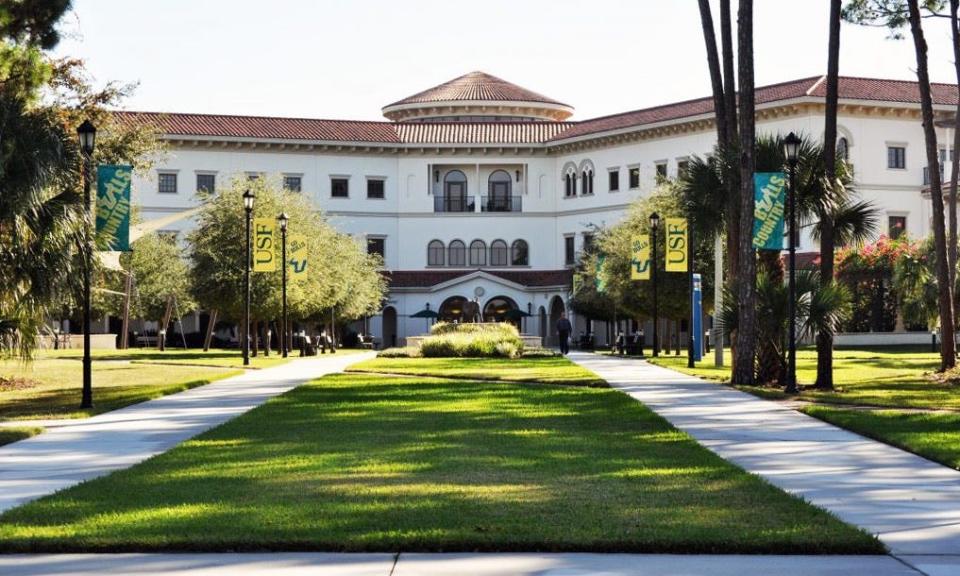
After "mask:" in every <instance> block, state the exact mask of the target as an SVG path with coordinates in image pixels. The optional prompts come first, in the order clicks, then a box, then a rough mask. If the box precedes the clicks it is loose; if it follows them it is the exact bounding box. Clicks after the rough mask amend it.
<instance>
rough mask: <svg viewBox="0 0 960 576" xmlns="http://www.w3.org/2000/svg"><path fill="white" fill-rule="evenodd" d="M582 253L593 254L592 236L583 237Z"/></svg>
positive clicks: (585, 235)
mask: <svg viewBox="0 0 960 576" xmlns="http://www.w3.org/2000/svg"><path fill="white" fill-rule="evenodd" d="M583 251H584V252H586V253H587V254H589V253H590V252H593V234H584V235H583Z"/></svg>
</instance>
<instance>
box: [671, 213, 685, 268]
mask: <svg viewBox="0 0 960 576" xmlns="http://www.w3.org/2000/svg"><path fill="white" fill-rule="evenodd" d="M666 220H667V265H666V270H667V272H686V271H687V221H686V220H685V219H683V218H667V219H666Z"/></svg>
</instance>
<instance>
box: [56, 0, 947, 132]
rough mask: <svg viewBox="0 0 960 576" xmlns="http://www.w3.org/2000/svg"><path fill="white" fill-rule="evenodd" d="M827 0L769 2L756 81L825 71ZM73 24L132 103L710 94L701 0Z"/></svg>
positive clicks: (263, 8) (895, 56) (851, 70)
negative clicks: (503, 83) (505, 89)
mask: <svg viewBox="0 0 960 576" xmlns="http://www.w3.org/2000/svg"><path fill="white" fill-rule="evenodd" d="M715 4H716V2H715ZM736 4H737V2H735V1H734V2H733V5H734V10H735V6H736ZM828 4H829V2H828V0H800V1H798V0H755V2H754V6H755V7H754V11H755V34H754V42H755V52H756V55H755V57H756V64H755V75H756V82H757V85H763V84H772V83H776V82H782V81H786V80H791V79H797V78H804V77H808V76H817V75H821V74H823V73H824V72H825V71H826V59H827V56H826V53H827V9H828ZM714 16H715V18H716V20H717V23H718V24H719V16H718V15H717V13H716V6H715V7H714ZM925 25H926V26H927V37H928V38H927V39H928V42H929V44H930V71H931V78H932V79H933V80H934V81H939V82H951V81H955V78H956V75H955V72H954V68H953V59H952V49H951V48H950V34H949V28H948V27H947V25H946V24H944V23H940V22H933V21H929V20H928V21H927V22H926V23H925ZM60 29H61V32H62V34H63V36H64V38H63V40H62V41H61V43H60V45H59V46H58V47H57V48H56V50H55V54H56V55H58V56H72V57H79V58H82V59H84V60H85V61H86V63H87V67H88V70H89V71H90V72H91V74H92V76H93V80H94V82H95V83H96V84H103V83H105V82H108V81H117V82H122V83H137V87H136V89H135V92H134V93H133V95H132V96H131V97H130V98H128V99H127V100H126V101H125V103H124V108H126V109H129V110H144V111H162V112H196V113H211V114H242V115H263V116H287V117H305V118H336V119H353V120H382V119H383V117H382V115H381V112H380V109H381V108H382V107H383V106H385V105H387V104H389V103H391V102H394V101H396V100H400V99H402V98H404V97H406V96H409V95H411V94H414V93H416V92H419V91H421V90H424V89H426V88H429V87H431V86H435V85H437V84H440V83H442V82H445V81H447V80H450V79H452V78H455V77H457V76H460V75H462V74H465V73H467V72H470V71H473V70H482V71H484V72H488V73H490V74H493V75H495V76H499V77H501V78H503V79H505V80H508V81H510V82H513V83H515V84H519V85H521V86H523V87H525V88H529V89H531V90H533V91H535V92H539V93H541V94H544V95H546V96H549V97H551V98H554V99H556V100H559V101H561V102H564V103H567V104H570V105H572V106H573V107H574V108H575V109H576V111H575V114H574V116H573V118H572V119H574V120H578V119H581V120H582V119H586V118H592V117H596V116H602V115H607V114H615V113H618V112H625V111H628V110H635V109H639V108H645V107H649V106H656V105H660V104H666V103H670V102H675V101H680V100H687V99H691V98H699V97H703V96H708V95H709V94H710V79H709V73H708V71H707V65H706V56H705V51H704V43H703V36H702V33H701V28H700V17H699V11H698V8H697V2H696V0H633V1H624V0H590V1H572V0H482V1H479V0H474V1H471V2H467V1H462V0H446V1H443V0H395V1H387V0H342V1H341V0H336V1H335V0H313V1H311V0H271V1H269V2H266V1H263V0H260V1H255V0H164V1H162V2H157V1H153V2H146V1H144V0H74V2H73V10H72V12H70V13H68V14H67V16H66V17H65V18H64V19H63V21H62V23H61V26H60ZM841 38H842V40H841V57H840V60H841V61H840V73H841V74H844V75H850V76H868V77H878V78H895V79H906V80H912V79H915V78H916V76H915V70H916V61H915V59H914V52H913V44H912V42H911V41H910V40H909V34H908V36H907V40H890V39H888V34H887V32H886V30H883V29H877V28H868V27H861V26H853V25H847V24H844V26H843V29H842V32H841Z"/></svg>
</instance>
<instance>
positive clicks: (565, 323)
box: [557, 312, 573, 354]
mask: <svg viewBox="0 0 960 576" xmlns="http://www.w3.org/2000/svg"><path fill="white" fill-rule="evenodd" d="M572 330H573V326H571V325H570V321H569V320H567V314H566V312H561V313H560V319H559V320H557V334H558V335H559V336H560V353H561V354H569V353H570V332H571V331H572Z"/></svg>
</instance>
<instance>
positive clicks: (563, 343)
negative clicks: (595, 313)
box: [556, 313, 643, 356]
mask: <svg viewBox="0 0 960 576" xmlns="http://www.w3.org/2000/svg"><path fill="white" fill-rule="evenodd" d="M556 329H557V337H558V338H559V340H560V353H561V354H564V355H566V354H569V353H570V334H571V333H572V332H573V325H572V324H571V323H570V320H569V319H568V318H567V314H566V313H561V314H560V319H559V320H557V326H556ZM592 340H593V335H592V334H589V333H588V334H586V335H584V334H583V333H581V336H580V346H581V348H582V347H584V344H585V343H589V342H592ZM614 350H616V351H618V352H619V353H620V354H627V353H629V354H637V355H640V356H643V330H637V331H636V332H634V333H633V334H630V335H627V334H624V333H623V332H620V333H619V334H617V338H616V341H615V343H614Z"/></svg>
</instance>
